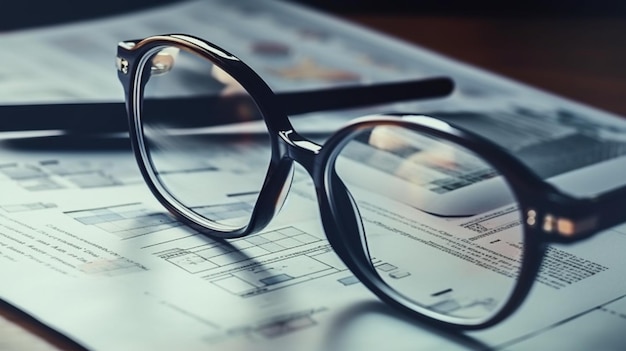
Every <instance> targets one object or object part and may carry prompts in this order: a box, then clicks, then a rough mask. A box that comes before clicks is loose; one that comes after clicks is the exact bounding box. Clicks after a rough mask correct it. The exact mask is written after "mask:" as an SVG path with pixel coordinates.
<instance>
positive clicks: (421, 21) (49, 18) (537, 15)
mask: <svg viewBox="0 0 626 351" xmlns="http://www.w3.org/2000/svg"><path fill="white" fill-rule="evenodd" d="M177 1H183V0H106V1H84V0H56V1H50V0H20V1H18V0H16V1H9V0H4V1H3V5H2V10H0V32H2V31H4V32H7V31H12V30H16V29H22V28H31V27H39V26H45V25H50V24H56V23H62V22H69V21H76V20H82V19H90V18H96V17H102V16H110V15H115V14H120V13H128V12H132V11H138V10H141V9H143V8H147V7H152V6H158V5H164V4H168V3H174V2H177ZM208 1H210V0H208ZM233 1H237V0H233ZM265 1H291V2H295V3H299V4H302V5H304V6H308V7H311V8H315V9H318V10H322V11H326V12H330V13H333V14H335V15H337V16H340V17H342V18H344V19H346V20H349V21H353V22H356V23H359V24H362V25H365V26H368V27H371V28H374V29H378V30H381V31H384V32H386V33H388V34H391V35H393V36H396V37H399V38H402V39H404V40H407V41H410V42H413V43H417V44H419V45H422V46H425V47H428V48H430V49H433V50H435V51H438V52H440V53H443V54H446V55H448V56H451V57H454V58H457V59H460V60H462V61H465V62H468V63H471V64H473V65H476V66H479V67H483V68H486V69H488V70H491V71H494V72H497V73H500V74H503V75H505V76H508V77H511V78H514V79H517V80H519V81H522V82H526V83H529V84H531V85H534V86H538V87H541V88H543V89H545V90H548V91H552V92H555V93H557V94H560V95H564V96H566V97H569V98H572V99H574V100H578V101H582V102H586V103H589V104H591V105H595V106H598V107H601V108H603V109H606V110H609V111H612V112H616V113H618V114H621V115H626V99H625V98H624V97H625V94H626V93H625V92H626V69H624V65H623V63H624V62H626V45H625V44H626V35H625V34H624V33H626V1H625V0H595V1H590V0H527V1H498V0H473V1H465V0H390V1H381V0H265Z"/></svg>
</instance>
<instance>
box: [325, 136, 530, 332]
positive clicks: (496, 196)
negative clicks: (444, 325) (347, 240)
mask: <svg viewBox="0 0 626 351" xmlns="http://www.w3.org/2000/svg"><path fill="white" fill-rule="evenodd" d="M336 152H337V158H336V159H335V163H334V165H335V168H334V169H335V171H336V172H337V175H338V176H339V178H340V179H341V181H342V183H343V184H344V185H345V186H346V188H347V190H348V191H349V192H350V194H351V196H352V198H353V199H354V205H355V206H356V207H357V209H358V212H359V213H360V215H361V217H362V220H361V223H362V231H363V232H362V236H361V239H362V240H363V242H362V245H355V247H363V248H364V249H365V256H366V257H368V258H369V259H370V260H371V265H372V266H373V267H375V270H374V271H375V272H376V274H377V275H378V276H379V277H380V284H384V285H386V288H384V289H383V291H387V292H389V291H393V293H392V294H390V295H391V297H393V298H395V299H396V300H397V301H398V302H400V303H402V304H404V305H406V306H408V307H410V308H411V309H413V310H416V311H418V312H420V313H422V314H425V315H428V316H430V317H432V318H435V319H438V320H443V321H446V322H450V323H454V324H458V325H479V324H482V323H485V322H487V321H489V320H491V319H492V318H494V317H495V316H496V315H497V314H498V313H500V312H501V311H502V310H503V308H504V306H506V304H507V302H508V301H509V299H510V298H511V296H512V293H513V291H514V290H515V288H516V286H517V281H518V280H517V275H518V270H519V268H520V265H521V262H522V259H523V257H522V253H523V250H522V247H523V246H524V235H523V229H522V226H521V225H520V219H521V215H520V212H519V206H518V205H517V203H516V198H515V196H514V192H513V190H512V188H511V187H510V185H509V184H508V183H507V182H506V180H505V179H503V177H502V176H501V175H500V174H499V173H498V172H497V171H496V168H495V167H493V166H492V165H491V164H490V163H489V162H488V161H486V160H484V159H483V158H481V157H480V156H479V155H477V154H475V153H473V152H471V151H470V150H468V149H466V148H464V147H463V146H461V145H457V144H455V143H451V142H448V141H446V140H444V139H440V138H438V137H435V136H433V135H431V134H429V133H426V132H422V131H419V130H417V129H411V128H407V127H401V126H397V125H375V126H371V127H367V128H363V129H359V130H358V131H355V132H353V133H352V134H351V135H350V136H349V137H347V138H346V139H345V141H344V144H343V145H342V146H341V147H340V148H339V149H337V151H336Z"/></svg>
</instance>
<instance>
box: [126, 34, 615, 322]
mask: <svg viewBox="0 0 626 351" xmlns="http://www.w3.org/2000/svg"><path fill="white" fill-rule="evenodd" d="M117 68H118V75H119V78H120V80H121V82H122V84H123V86H124V89H125V94H126V99H127V100H126V101H127V103H126V107H127V111H128V116H129V122H130V136H131V141H132V145H133V148H134V151H135V155H136V158H137V161H138V164H139V167H140V169H141V172H142V174H143V176H144V178H145V180H146V182H147V184H148V186H149V187H150V189H151V190H152V192H153V193H154V195H155V196H156V197H157V198H158V200H159V201H160V202H161V203H162V204H163V205H164V206H165V207H166V208H167V209H168V210H169V211H170V212H172V213H173V214H175V215H176V216H177V217H178V218H179V219H180V220H181V221H183V222H184V223H186V224H188V225H189V226H191V227H193V228H195V229H197V230H198V231H200V232H202V233H204V234H207V235H209V236H212V237H217V238H226V239H228V238H236V237H242V236H246V235H252V234H255V233H257V234H255V235H261V234H262V232H261V230H262V229H263V228H265V227H266V226H267V225H268V224H269V222H270V220H271V219H272V218H273V217H274V216H275V215H276V214H277V212H278V210H279V209H280V208H281V206H282V205H283V202H284V200H285V199H286V197H287V193H288V191H289V189H290V187H291V184H292V180H293V178H294V173H295V172H294V167H295V164H294V162H295V163H298V164H300V165H301V166H302V167H303V168H304V169H305V170H306V171H307V172H308V173H309V174H310V176H311V177H312V180H313V184H314V186H315V190H316V195H317V202H318V204H319V210H320V214H321V220H322V225H323V228H324V231H325V233H326V237H327V240H328V241H329V243H330V244H331V246H332V248H333V249H334V251H335V252H336V253H337V255H338V256H339V257H340V258H341V259H342V260H343V262H344V263H345V264H346V266H347V267H348V268H349V269H350V270H351V272H352V273H353V274H354V275H355V276H356V277H357V278H358V279H359V280H360V281H361V282H362V283H363V284H364V285H365V286H367V287H368V288H369V289H370V290H371V291H372V292H374V293H375V294H376V295H377V296H378V297H379V298H380V299H382V300H383V301H385V302H387V303H389V304H390V305H392V306H395V307H396V308H398V309H399V310H401V311H403V312H404V313H406V314H408V315H409V316H411V317H414V318H420V319H426V320H429V321H432V322H435V323H438V324H441V325H444V326H447V327H459V328H465V329H478V328H484V327H488V326H491V325H493V324H495V323H497V322H499V321H501V320H502V319H504V318H505V317H507V316H508V315H510V314H511V313H512V312H513V311H514V310H515V309H516V308H517V307H519V305H520V304H521V302H522V301H523V299H524V298H525V296H526V295H527V293H528V291H529V290H530V287H531V285H532V282H533V281H534V280H535V278H536V276H537V274H538V271H539V269H540V266H541V261H542V257H543V255H544V251H545V248H546V245H547V244H549V243H551V242H572V241H576V240H579V239H582V238H585V237H588V236H590V235H592V234H594V233H597V232H598V231H600V230H602V229H606V228H609V227H611V226H613V225H615V224H617V223H621V222H623V221H624V220H625V219H626V218H625V216H624V214H623V210H622V209H623V208H624V206H626V187H622V188H620V189H618V190H616V191H613V192H610V193H606V194H602V195H599V196H597V197H594V198H585V199H578V198H574V197H572V196H570V195H568V194H565V193H563V192H561V191H559V190H558V189H557V188H555V187H554V186H552V185H550V184H548V183H546V182H544V181H543V180H541V179H540V178H539V177H538V176H537V175H535V174H534V173H533V172H531V171H530V170H529V169H528V168H527V167H526V166H524V165H523V164H522V163H521V162H520V161H518V160H517V159H516V158H514V157H513V156H512V155H510V154H508V153H507V152H506V151H504V150H503V149H501V148H499V147H498V146H496V145H495V144H494V143H492V142H490V141H488V140H486V139H484V138H482V137H480V136H478V135H476V134H474V133H470V132H468V131H465V130H463V129H460V128H457V127H454V126H452V125H450V124H448V123H445V122H443V121H441V120H437V119H434V118H431V117H427V116H420V115H375V116H368V117H363V118H358V119H355V120H353V121H351V122H350V123H349V124H348V125H346V126H344V127H343V128H341V129H340V130H338V131H336V132H335V133H333V134H332V135H330V136H329V137H327V139H326V140H325V142H324V144H323V145H321V144H320V143H318V142H315V141H313V140H312V139H308V138H306V137H304V136H303V134H299V133H298V132H297V131H296V130H294V128H293V126H292V124H291V122H290V120H289V118H288V117H287V116H288V115H293V114H298V113H304V112H310V111H321V110H324V109H338V108H347V107H357V106H361V105H365V104H375V103H383V102H390V101H393V100H402V99H418V98H428V97H441V96H445V95H446V94H447V93H449V92H450V91H451V89H452V83H451V81H450V80H448V79H445V78H433V79H426V80H418V81H412V82H402V83H389V84H382V85H369V86H360V87H338V88H332V89H325V90H318V91H309V92H291V93H274V92H273V91H272V90H271V89H270V88H269V87H268V85H267V84H266V83H265V82H264V81H263V80H262V79H261V78H260V77H259V76H258V75H257V74H256V73H255V72H254V71H253V70H252V69H251V68H249V67H248V66H247V65H246V64H244V63H243V62H242V61H240V60H239V59H238V58H237V57H235V56H233V55H231V54H230V53H228V52H226V51H224V50H223V49H221V48H219V47H217V46H215V45H213V44H211V43H209V42H206V41H204V40H202V39H199V38H195V37H192V36H188V35H163V36H154V37H149V38H146V39H143V40H136V41H127V42H122V43H120V45H119V47H118V57H117ZM260 120H262V122H259V121H260ZM493 218H497V219H498V220H499V221H508V222H507V223H508V224H509V225H507V226H505V227H506V228H507V229H504V230H499V231H494V230H490V229H489V227H488V226H487V224H486V223H488V222H489V219H493ZM259 232H261V233H259ZM292 239H293V240H296V239H295V238H292ZM276 245H278V244H276ZM267 249H268V250H269V248H267Z"/></svg>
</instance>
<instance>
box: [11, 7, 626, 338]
mask: <svg viewBox="0 0 626 351" xmlns="http://www.w3.org/2000/svg"><path fill="white" fill-rule="evenodd" d="M346 19H348V20H351V21H354V22H357V23H360V24H363V25H366V26H369V27H372V28H375V29H378V30H381V31H384V32H387V33H389V34H391V35H394V36H397V37H400V38H402V39H405V40H408V41H411V42H415V43H418V44H420V45H422V46H425V47H428V48H430V49H433V50H435V51H438V52H440V53H443V54H446V55H448V56H451V57H454V58H457V59H460V60H462V61H466V62H469V63H471V64H474V65H476V66H480V67H482V68H486V69H488V70H492V71H495V72H497V73H500V74H503V75H506V76H509V77H511V78H514V79H517V80H519V81H523V82H525V83H528V84H531V85H534V86H538V87H541V88H543V89H545V90H549V91H552V92H555V93H557V94H560V95H563V96H566V97H569V98H572V99H575V100H579V101H582V102H585V103H587V104H590V105H594V106H596V107H599V108H602V109H605V110H608V111H611V112H615V113H618V114H620V115H624V116H626V45H625V44H626V35H625V33H626V20H624V19H604V18H569V19H549V18H543V19H537V18H535V19H530V18H525V19H521V18H517V19H503V18H471V17H421V16H414V15H411V16H382V15H351V16H346ZM0 349H2V350H59V349H62V350H82V348H80V347H79V346H77V345H75V344H74V343H72V342H71V341H69V340H68V339H66V338H65V337H63V336H62V335H60V334H58V333H55V332H54V331H52V330H50V329H49V328H47V327H45V326H44V325H42V324H40V323H38V322H37V321H35V320H33V319H32V318H30V317H28V315H26V314H24V313H22V312H20V311H19V310H17V309H15V308H13V307H11V306H9V305H7V304H0Z"/></svg>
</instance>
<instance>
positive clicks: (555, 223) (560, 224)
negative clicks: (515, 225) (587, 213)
mask: <svg viewBox="0 0 626 351" xmlns="http://www.w3.org/2000/svg"><path fill="white" fill-rule="evenodd" d="M526 224H528V225H529V226H531V227H536V226H537V225H539V224H541V229H542V230H543V231H544V232H545V233H547V234H552V233H555V234H558V235H560V236H563V237H574V236H576V235H577V234H580V233H584V232H586V231H589V230H591V229H593V228H595V226H596V225H597V218H596V217H587V218H582V219H579V220H573V219H571V218H565V217H557V216H555V215H552V214H550V213H546V214H545V215H543V221H540V220H539V214H538V213H537V211H535V210H534V209H529V210H528V211H526Z"/></svg>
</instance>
